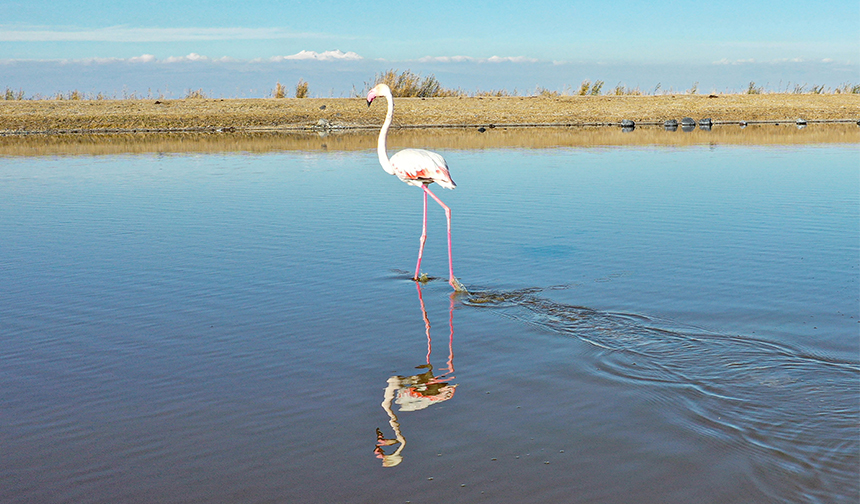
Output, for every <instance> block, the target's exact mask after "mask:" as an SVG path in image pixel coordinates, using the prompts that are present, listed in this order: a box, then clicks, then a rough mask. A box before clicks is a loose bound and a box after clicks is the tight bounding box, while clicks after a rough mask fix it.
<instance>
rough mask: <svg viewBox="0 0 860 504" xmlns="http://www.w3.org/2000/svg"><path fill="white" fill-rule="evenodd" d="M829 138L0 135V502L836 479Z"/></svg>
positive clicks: (812, 490)
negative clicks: (335, 148) (393, 168)
mask: <svg viewBox="0 0 860 504" xmlns="http://www.w3.org/2000/svg"><path fill="white" fill-rule="evenodd" d="M858 153H860V150H858V148H857V146H856V145H847V146H794V147H744V146H710V147H708V146H702V147H684V148H678V147H673V148H653V147H636V148H631V147H625V148H617V147H606V148H591V149H583V148H562V149H545V150H519V149H487V150H481V151H474V150H452V151H446V152H444V154H445V156H446V158H447V159H448V162H449V164H450V166H451V168H452V175H453V177H454V180H456V182H457V183H458V188H457V189H456V190H455V191H447V190H443V189H436V193H437V194H438V195H439V196H440V197H441V198H442V199H443V200H444V201H445V202H446V203H447V204H448V205H449V206H450V207H451V208H452V210H453V213H454V260H455V263H454V269H455V273H456V274H457V276H458V277H460V279H461V280H462V282H463V283H464V284H465V285H466V286H467V287H468V288H469V290H470V291H471V294H469V295H459V296H454V297H453V298H452V297H451V295H450V294H451V289H450V287H449V286H448V285H447V283H445V281H444V279H443V278H439V277H442V276H444V274H445V273H446V272H447V255H446V249H445V247H446V244H445V240H444V236H445V234H444V216H443V214H442V212H441V211H440V209H439V208H438V207H437V206H435V205H434V204H433V203H432V201H431V207H430V215H429V224H428V227H429V230H428V232H429V238H428V242H427V247H426V250H425V259H424V262H423V270H424V271H426V272H427V273H428V274H429V275H430V276H431V277H436V278H434V279H433V280H431V281H430V282H428V283H427V284H424V285H423V286H420V285H416V284H415V283H414V282H412V281H410V280H409V278H410V276H411V271H410V268H412V267H413V266H414V260H415V253H416V252H417V251H416V248H417V241H418V240H417V237H418V234H419V233H420V219H421V201H420V199H421V196H420V191H418V190H417V189H415V188H411V187H408V186H405V185H403V184H402V183H400V182H399V181H397V180H396V179H395V178H394V177H390V176H388V175H386V174H385V173H384V172H382V170H380V169H379V167H378V165H377V162H376V158H375V153H374V152H372V151H367V150H364V151H354V152H328V153H319V152H288V153H284V152H280V153H268V154H254V155H249V154H142V155H105V156H96V157H93V156H60V157H7V158H0V236H2V237H3V240H2V244H0V285H3V289H0V343H2V345H0V380H2V383H3V384H4V386H3V387H2V388H0V432H2V433H3V434H2V436H0V453H2V454H3V457H2V459H0V460H2V461H0V501H2V502H13V503H17V502H237V501H240V502H406V501H411V502H436V501H440V500H453V501H460V502H475V501H477V502H481V501H486V502H558V501H567V502H594V501H598V502H634V501H635V502H715V503H716V502H720V503H723V502H856V501H857V498H858V496H860V484H858V474H860V440H858V432H857V425H858V420H860V405H858V401H857V397H858V392H860V380H858V378H860V374H858V371H860V338H858V334H860V331H858V328H860V325H858V324H860V201H858V199H860V196H858V195H860V171H858V169H857V167H858V163H857V160H858ZM428 365H429V366H428ZM377 429H378V431H377ZM378 436H379V437H380V438H381V439H380V440H379V441H378ZM377 444H381V445H383V446H377ZM384 466H389V467H384Z"/></svg>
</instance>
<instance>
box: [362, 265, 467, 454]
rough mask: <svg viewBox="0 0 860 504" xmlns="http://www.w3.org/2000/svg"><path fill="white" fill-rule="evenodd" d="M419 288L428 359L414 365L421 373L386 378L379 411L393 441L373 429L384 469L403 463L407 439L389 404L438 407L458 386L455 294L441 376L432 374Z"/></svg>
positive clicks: (414, 408) (427, 328) (410, 408)
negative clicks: (385, 419) (385, 418)
mask: <svg viewBox="0 0 860 504" xmlns="http://www.w3.org/2000/svg"><path fill="white" fill-rule="evenodd" d="M415 287H416V288H417V289H418V301H419V303H420V305H421V315H422V317H423V319H424V333H425V336H426V337H427V358H426V362H425V363H424V364H421V365H420V366H416V367H415V369H423V370H425V371H424V372H422V373H418V374H414V375H411V376H401V375H395V376H392V377H390V378H388V386H387V387H385V393H384V399H383V401H382V409H383V410H385V412H386V413H387V414H388V417H389V425H391V429H392V430H393V431H394V437H393V438H386V437H385V435H384V434H383V433H382V431H381V430H379V428H377V429H376V448H375V450H374V453H376V456H377V458H379V459H382V466H383V467H394V466H396V465H399V464H400V462H402V461H403V455H402V452H403V449H404V448H405V447H406V436H404V435H403V432H402V431H401V429H400V422H399V421H398V419H397V414H396V413H395V412H394V406H393V405H392V402H394V404H396V405H397V406H398V408H399V411H401V412H408V411H418V410H423V409H425V408H427V407H429V406H433V405H434V404H441V403H442V402H444V401H447V400H449V399H451V398H452V397H454V392H456V390H457V385H452V384H451V381H452V380H454V379H455V376H454V295H453V294H452V295H451V304H450V308H449V311H448V327H449V329H450V332H449V334H448V360H447V361H446V362H445V367H444V368H443V369H442V374H438V375H437V374H434V373H433V364H432V363H431V362H430V356H431V354H432V353H433V340H432V338H431V337H430V318H429V317H428V316H427V309H426V308H425V307H424V296H423V295H422V293H421V285H420V284H419V283H418V282H416V283H415ZM390 446H396V449H395V450H394V451H393V452H389V453H387V454H386V453H385V447H390Z"/></svg>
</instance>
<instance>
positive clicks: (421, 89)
mask: <svg viewBox="0 0 860 504" xmlns="http://www.w3.org/2000/svg"><path fill="white" fill-rule="evenodd" d="M373 82H374V85H375V84H387V85H388V87H389V88H391V94H392V95H393V96H395V97H415V98H433V97H440V96H461V95H462V94H463V93H462V92H460V91H459V90H455V89H446V88H443V87H442V84H440V83H439V81H438V80H437V79H436V77H435V76H434V75H433V74H430V75H429V76H427V77H424V78H422V77H421V76H420V75H419V74H416V73H413V72H412V71H411V70H406V71H403V72H401V73H398V72H397V70H394V69H391V70H386V71H385V72H382V73H381V74H377V75H376V76H375V77H374V79H373ZM365 87H367V88H369V87H370V86H368V85H367V83H365Z"/></svg>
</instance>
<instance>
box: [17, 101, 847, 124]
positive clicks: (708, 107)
mask: <svg viewBox="0 0 860 504" xmlns="http://www.w3.org/2000/svg"><path fill="white" fill-rule="evenodd" d="M396 105H397V108H396V112H395V116H394V125H395V127H419V128H438V127H469V126H475V127H479V126H485V127H490V125H493V126H508V127H514V126H520V127H522V126H535V125H556V126H570V125H574V126H575V125H599V124H618V123H620V121H622V120H624V119H628V120H632V121H634V122H636V124H637V125H642V124H646V123H651V124H662V122H663V121H664V120H666V119H677V120H680V119H681V118H683V117H692V118H694V119H697V120H698V119H700V118H705V117H709V118H711V119H712V120H713V122H714V123H715V124H720V123H731V122H739V121H748V122H761V121H764V122H785V121H791V122H794V121H795V120H796V119H798V118H802V119H804V120H806V121H809V122H816V121H845V122H849V121H857V120H858V119H860V95H857V94H844V93H843V94H793V93H785V94H776V93H766V94H736V95H688V94H679V95H643V96H636V95H618V96H615V95H591V94H588V95H584V96H562V95H557V94H551V93H548V94H546V95H543V96H528V97H517V96H475V97H464V96H453V97H442V98H398V99H397V100H396ZM384 115H385V109H384V107H383V108H375V107H373V108H370V109H368V108H367V106H366V104H365V102H364V99H363V98H360V99H356V98H304V99H288V98H287V99H275V98H268V99H208V98H205V95H203V93H202V92H201V91H196V92H194V91H192V92H189V98H188V99H184V100H165V99H148V100H0V133H5V134H10V133H13V134H14V133H29V132H67V133H68V132H77V133H82V132H111V131H214V130H222V131H267V130H274V131H278V130H302V129H319V128H321V126H320V125H321V124H322V125H324V126H322V127H325V128H327V129H361V128H368V129H375V128H378V127H379V125H380V124H382V119H383V117H384Z"/></svg>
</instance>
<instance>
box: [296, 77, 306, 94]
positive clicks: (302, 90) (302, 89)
mask: <svg viewBox="0 0 860 504" xmlns="http://www.w3.org/2000/svg"><path fill="white" fill-rule="evenodd" d="M307 97H308V83H307V82H305V80H304V79H299V82H298V83H297V84H296V98H307Z"/></svg>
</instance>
